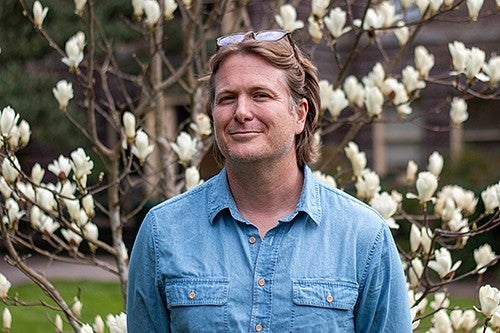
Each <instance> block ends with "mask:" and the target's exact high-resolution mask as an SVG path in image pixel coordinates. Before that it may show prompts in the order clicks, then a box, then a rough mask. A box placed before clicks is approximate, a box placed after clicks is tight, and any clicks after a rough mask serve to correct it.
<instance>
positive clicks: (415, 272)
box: [408, 257, 424, 288]
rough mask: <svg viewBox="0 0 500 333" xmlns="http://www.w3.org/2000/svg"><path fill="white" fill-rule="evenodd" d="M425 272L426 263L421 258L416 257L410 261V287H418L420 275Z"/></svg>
mask: <svg viewBox="0 0 500 333" xmlns="http://www.w3.org/2000/svg"><path fill="white" fill-rule="evenodd" d="M423 272H424V264H422V260H420V258H418V257H417V258H414V259H412V261H411V262H410V267H409V268H408V278H409V280H410V287H411V288H417V287H418V285H419V281H420V277H421V276H422V273H423Z"/></svg>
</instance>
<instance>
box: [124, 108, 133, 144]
mask: <svg viewBox="0 0 500 333" xmlns="http://www.w3.org/2000/svg"><path fill="white" fill-rule="evenodd" d="M122 121H123V128H124V130H125V137H126V138H127V141H128V142H133V141H134V139H135V127H136V124H135V115H134V114H133V113H132V112H130V111H126V112H124V113H123V116H122Z"/></svg>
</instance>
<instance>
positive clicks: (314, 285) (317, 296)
mask: <svg viewBox="0 0 500 333" xmlns="http://www.w3.org/2000/svg"><path fill="white" fill-rule="evenodd" d="M292 288H293V303H295V304H297V305H309V306H317V307H321V308H332V309H341V310H351V309H353V308H354V304H356V300H357V298H358V284H357V283H356V282H350V281H331V280H324V279H319V280H318V279H296V280H293V281H292Z"/></svg>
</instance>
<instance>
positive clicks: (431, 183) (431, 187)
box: [407, 171, 438, 203]
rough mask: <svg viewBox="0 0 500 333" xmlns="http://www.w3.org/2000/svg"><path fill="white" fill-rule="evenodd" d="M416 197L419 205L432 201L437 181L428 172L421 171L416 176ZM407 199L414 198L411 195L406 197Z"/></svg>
mask: <svg viewBox="0 0 500 333" xmlns="http://www.w3.org/2000/svg"><path fill="white" fill-rule="evenodd" d="M415 186H416V187H417V196H416V198H418V199H419V200H420V202H421V203H424V202H428V201H432V200H433V197H432V196H433V195H434V192H436V189H437V186H438V181H437V178H436V176H435V175H434V174H432V173H431V172H428V171H422V172H420V173H419V174H418V177H417V181H416V182H415ZM407 197H408V198H415V197H414V196H413V195H411V193H409V194H408V195H407Z"/></svg>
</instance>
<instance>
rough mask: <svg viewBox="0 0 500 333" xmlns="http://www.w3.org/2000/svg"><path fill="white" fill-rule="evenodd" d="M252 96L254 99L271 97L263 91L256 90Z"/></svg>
mask: <svg viewBox="0 0 500 333" xmlns="http://www.w3.org/2000/svg"><path fill="white" fill-rule="evenodd" d="M253 98H254V99H256V100H267V99H269V98H271V95H270V94H269V93H267V92H265V91H257V92H255V93H254V95H253Z"/></svg>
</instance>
